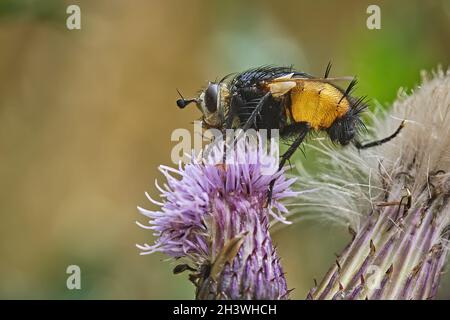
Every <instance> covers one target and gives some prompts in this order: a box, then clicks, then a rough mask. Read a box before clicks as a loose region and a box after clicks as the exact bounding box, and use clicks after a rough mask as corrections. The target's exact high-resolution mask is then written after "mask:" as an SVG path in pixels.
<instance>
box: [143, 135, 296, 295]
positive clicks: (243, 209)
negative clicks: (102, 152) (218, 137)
mask: <svg viewBox="0 0 450 320" xmlns="http://www.w3.org/2000/svg"><path fill="white" fill-rule="evenodd" d="M222 147H223V146H222ZM222 147H221V146H219V147H218V148H215V149H214V151H213V152H212V154H211V155H210V156H209V158H208V161H204V160H199V159H196V158H195V157H192V158H191V162H190V163H188V164H187V165H185V166H184V167H183V166H181V164H180V166H179V169H173V168H169V167H166V166H161V167H160V170H161V172H162V173H163V174H164V175H165V177H166V179H167V184H165V185H164V188H161V187H159V186H158V185H157V187H158V189H159V190H160V192H161V198H162V199H163V200H162V202H157V201H155V200H153V199H151V198H150V197H148V198H149V199H150V201H151V202H152V203H154V204H156V205H158V206H160V207H161V209H160V210H159V211H149V210H146V209H142V208H139V210H140V212H141V213H142V214H144V215H145V216H147V217H148V218H150V221H149V226H144V225H141V224H140V225H141V226H142V227H144V228H147V229H151V230H154V232H155V233H154V235H155V236H156V237H157V239H156V242H155V244H154V245H147V244H145V245H140V246H138V247H139V248H140V249H141V250H142V252H141V254H149V253H152V252H156V251H160V252H163V253H165V254H167V255H168V256H170V257H172V258H175V259H176V260H183V261H184V263H183V264H179V265H178V266H177V267H175V269H174V272H181V271H184V270H188V271H190V272H191V274H190V279H191V281H192V282H193V283H194V285H195V286H196V298H197V299H286V298H288V293H289V291H288V289H287V285H286V280H285V277H284V273H283V270H282V267H281V265H280V259H279V258H278V256H277V253H276V250H275V248H274V245H273V243H272V239H271V237H270V234H269V218H272V219H277V220H279V221H282V222H284V221H285V219H284V217H283V215H284V214H285V213H286V212H287V210H286V208H285V207H284V206H283V205H282V204H281V203H280V200H282V199H283V198H286V197H293V196H295V195H296V193H294V192H292V191H291V190H290V186H291V185H292V184H293V183H294V179H289V180H287V179H286V178H285V177H284V174H283V172H282V171H279V172H276V173H274V174H270V175H265V174H264V167H265V166H267V165H268V164H271V165H273V166H277V159H276V158H275V157H273V156H271V155H268V154H267V153H266V152H265V151H264V148H263V147H262V144H261V143H257V144H254V143H252V144H250V143H249V144H242V143H238V144H237V146H236V147H237V148H238V150H236V152H234V153H233V154H234V155H235V158H234V159H233V160H234V161H233V163H231V164H229V163H227V164H226V165H220V164H219V165H218V164H215V163H217V161H215V160H218V159H220V157H221V153H220V152H219V150H222V149H221V148H222ZM272 179H276V180H275V185H274V188H273V196H272V203H271V206H270V207H269V208H265V206H264V202H265V198H266V197H267V190H268V188H269V184H270V182H271V181H272Z"/></svg>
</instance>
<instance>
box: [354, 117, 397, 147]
mask: <svg viewBox="0 0 450 320" xmlns="http://www.w3.org/2000/svg"><path fill="white" fill-rule="evenodd" d="M404 126H405V120H403V121H402V123H401V124H400V126H399V127H398V128H397V130H395V132H394V133H393V134H391V135H390V136H388V137H386V138H384V139H380V140H375V141H371V142H367V143H364V144H362V143H361V142H359V141H357V140H355V141H354V142H353V144H354V145H355V147H356V148H357V149H358V150H361V149H367V148H372V147H376V146H380V145H382V144H383V143H386V142H389V141H390V140H392V139H394V138H395V137H396V136H397V135H398V134H399V133H400V131H402V129H403V127H404Z"/></svg>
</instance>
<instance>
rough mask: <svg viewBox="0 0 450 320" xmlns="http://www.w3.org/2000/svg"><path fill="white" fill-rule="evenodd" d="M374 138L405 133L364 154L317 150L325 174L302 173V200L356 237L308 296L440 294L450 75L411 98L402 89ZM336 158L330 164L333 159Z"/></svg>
mask: <svg viewBox="0 0 450 320" xmlns="http://www.w3.org/2000/svg"><path fill="white" fill-rule="evenodd" d="M380 118H381V117H379V116H374V118H373V121H374V123H375V124H374V126H373V128H372V131H373V132H374V133H376V135H377V136H383V135H386V134H387V133H389V132H393V131H394V130H395V129H396V127H397V126H398V125H399V123H400V121H401V120H402V119H406V127H405V128H404V129H403V130H402V132H401V133H400V135H399V136H398V137H396V138H395V139H394V140H392V141H391V142H389V143H386V144H384V145H382V146H380V147H377V148H374V149H370V150H368V151H364V152H361V154H359V153H358V152H357V151H356V150H354V149H352V148H348V149H346V150H342V149H340V150H336V151H335V150H334V149H333V148H331V147H329V146H326V145H325V144H323V143H322V146H320V147H314V146H312V147H313V148H316V149H317V150H319V151H320V152H323V153H324V154H325V155H326V157H325V159H324V161H325V163H324V165H326V166H328V168H329V170H327V173H326V174H321V175H320V176H319V177H312V176H308V175H307V174H306V173H305V172H304V171H302V172H301V174H300V181H299V182H300V183H301V184H302V186H304V187H309V188H316V189H317V191H315V192H311V193H304V194H302V195H301V196H300V198H299V199H296V202H297V205H298V202H300V203H302V211H304V207H305V206H307V207H309V208H310V210H313V211H316V212H319V215H320V216H321V217H322V218H324V219H331V220H333V221H336V222H339V223H341V224H344V225H347V226H348V228H349V230H350V233H351V234H352V241H351V242H350V243H349V244H348V246H347V247H346V248H345V249H344V250H343V252H342V254H341V255H340V256H339V257H338V258H337V260H336V263H335V265H333V266H332V267H331V268H330V269H329V271H328V273H327V274H326V275H325V277H324V278H323V280H322V281H321V282H320V283H319V284H318V285H316V286H315V287H314V288H312V289H311V291H310V292H309V294H308V298H309V299H431V298H434V297H435V296H436V292H437V290H438V287H439V279H440V275H441V273H442V271H443V268H444V266H445V262H446V259H447V254H448V248H449V247H448V237H449V234H450V232H449V231H450V230H449V224H450V204H449V201H448V200H449V196H450V73H449V72H447V73H446V74H444V73H443V72H442V70H439V71H438V72H437V73H436V74H435V76H434V78H433V79H431V80H430V79H427V76H426V75H425V76H424V81H423V84H422V86H421V87H420V88H418V89H417V90H416V91H415V92H413V93H412V95H410V96H409V97H408V96H407V95H406V94H404V93H402V94H401V95H400V97H399V99H398V100H397V102H395V103H394V105H393V109H392V111H391V113H390V114H389V116H388V117H385V120H381V121H380ZM330 159H331V161H330Z"/></svg>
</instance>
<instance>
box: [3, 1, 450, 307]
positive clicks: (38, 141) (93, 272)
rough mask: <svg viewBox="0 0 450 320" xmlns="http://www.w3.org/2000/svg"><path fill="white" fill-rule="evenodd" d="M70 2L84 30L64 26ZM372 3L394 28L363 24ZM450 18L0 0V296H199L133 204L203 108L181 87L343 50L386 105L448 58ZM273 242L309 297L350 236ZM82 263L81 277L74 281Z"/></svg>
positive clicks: (390, 9)
mask: <svg viewBox="0 0 450 320" xmlns="http://www.w3.org/2000/svg"><path fill="white" fill-rule="evenodd" d="M69 4H78V5H79V6H80V7H81V19H82V29H81V30H73V31H69V30H67V28H66V22H65V20H66V18H67V16H68V15H67V14H66V7H67V6H68V5H69ZM370 4H377V5H379V6H380V8H381V30H368V29H367V27H366V19H367V17H368V14H367V13H366V9H367V7H368V5H370ZM449 21H450V2H449V1H444V0H442V1H440V0H436V1H427V2H425V1H410V0H407V1H406V0H405V1H395V2H394V1H359V0H354V1H314V2H313V1H298V0H290V1H289V0H288V1H284V0H278V1H270V2H269V1H245V2H244V1H182V0H179V1H175V0H170V1H148V0H133V1H125V0H123V1H113V0H96V1H92V0H90V1H88V0H86V1H75V0H72V1H61V0H34V1H33V0H0V163H1V166H0V181H1V183H0V212H1V218H0V298H4V299H5V298H6V299H11V298H23V299H31V298H52V299H53V298H55V299H72V298H82V299H86V298H95V299H107V298H116V299H165V298H166V299H167V298H169V299H171V298H174V299H181V298H186V299H191V298H193V286H192V285H191V284H190V282H189V281H188V280H187V275H186V274H182V275H177V276H174V275H172V272H171V269H172V266H171V265H170V264H169V263H168V262H166V261H163V259H165V257H164V256H163V255H161V254H155V255H150V256H139V254H138V253H139V252H138V250H137V249H136V248H135V243H143V242H148V243H152V241H153V239H152V236H151V234H150V232H148V231H146V230H143V229H140V228H139V227H137V226H136V225H135V220H141V221H143V219H142V217H141V216H140V215H139V214H138V213H137V210H136V205H141V206H143V207H146V208H149V209H155V208H154V207H152V205H151V204H149V203H148V201H147V200H146V199H145V196H144V191H145V190H147V191H149V193H150V194H151V195H153V196H156V195H157V192H156V190H155V188H154V186H153V181H154V179H155V178H158V179H160V178H161V176H160V175H159V174H158V172H157V166H158V165H159V164H170V150H171V148H172V147H173V145H174V144H175V143H172V142H171V141H170V134H171V132H172V131H173V130H174V129H175V128H183V127H184V128H189V129H191V128H192V125H191V124H190V123H191V121H193V120H194V119H197V118H198V117H199V114H198V112H197V111H196V110H195V108H188V109H189V110H188V109H186V110H183V111H180V110H178V109H177V107H176V105H175V100H176V98H177V94H176V91H175V88H180V89H181V90H182V92H183V93H184V94H185V95H187V96H189V95H191V94H194V93H195V92H196V91H197V90H198V89H199V88H200V87H201V86H203V85H204V84H205V83H206V81H207V80H214V79H216V78H218V77H221V76H223V75H225V74H227V73H230V72H234V71H240V70H242V69H245V68H248V67H252V66H258V65H261V64H280V65H290V64H294V65H295V66H296V67H297V68H298V69H300V70H304V71H306V72H308V73H311V74H315V75H322V74H323V72H324V69H325V66H326V64H327V63H328V61H330V60H331V61H332V62H333V70H332V75H358V77H359V79H360V84H359V87H358V91H357V94H367V95H368V96H369V97H370V98H372V99H374V100H377V101H379V102H380V103H383V104H386V105H388V104H389V103H390V102H392V101H393V99H394V98H395V96H396V94H397V91H398V89H399V88H400V87H405V88H413V87H414V86H415V85H416V84H418V83H419V79H420V76H419V72H420V71H421V70H424V69H425V70H430V69H432V68H435V67H436V66H437V65H438V64H442V65H443V66H444V67H446V66H448V65H449V58H450V55H449V52H450V42H449V39H450V23H449ZM424 107H426V106H424ZM310 157H311V156H309V159H310ZM298 158H299V159H302V156H301V155H298ZM309 159H308V160H309ZM319 169H320V168H319ZM274 240H275V242H276V243H277V245H278V250H279V254H280V256H281V257H282V263H283V266H284V268H285V271H286V273H287V280H288V284H289V286H290V287H291V288H295V290H294V291H293V293H292V296H293V298H297V299H303V298H305V296H306V293H307V291H308V290H309V288H310V287H311V286H312V284H313V278H317V279H320V278H321V277H322V276H323V275H324V273H325V272H326V270H327V269H328V268H329V266H330V265H331V264H332V263H333V261H334V259H335V257H334V253H335V252H340V250H341V249H342V248H343V246H344V245H345V243H346V242H347V241H348V240H349V235H348V234H347V231H346V230H341V229H339V228H336V227H334V226H332V225H327V224H323V223H317V222H311V221H310V222H304V223H298V224H295V225H293V226H290V227H288V228H285V229H283V230H282V231H280V232H277V233H276V234H275V235H274ZM71 264H75V265H79V266H80V267H81V270H82V290H79V291H77V290H74V291H70V290H68V289H67V288H66V278H67V274H66V273H65V271H66V268H67V266H68V265H71ZM449 284H450V281H449V279H448V277H447V276H446V278H445V280H444V282H443V283H442V286H441V289H440V293H439V297H440V298H450V286H449Z"/></svg>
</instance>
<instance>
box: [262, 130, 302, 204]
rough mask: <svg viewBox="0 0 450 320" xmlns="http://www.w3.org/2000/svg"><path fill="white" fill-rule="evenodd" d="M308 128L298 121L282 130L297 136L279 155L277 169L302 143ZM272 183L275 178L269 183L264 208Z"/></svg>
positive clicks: (270, 198) (269, 195)
mask: <svg viewBox="0 0 450 320" xmlns="http://www.w3.org/2000/svg"><path fill="white" fill-rule="evenodd" d="M309 128H310V126H309V124H308V123H306V122H299V123H293V124H291V125H289V126H288V127H287V128H286V129H285V130H284V131H286V132H289V131H294V132H297V136H296V138H295V140H294V142H293V143H292V144H291V145H290V146H289V148H288V149H287V150H286V152H285V153H284V154H283V155H282V156H281V159H280V164H279V166H278V171H280V170H281V169H283V167H284V165H285V164H286V162H287V161H289V159H290V158H291V157H292V155H293V154H294V152H295V151H296V150H297V149H298V148H299V147H300V145H301V144H302V142H303V140H304V139H305V137H306V134H307V133H308V131H309ZM282 134H283V132H282ZM274 185H275V179H273V180H272V181H271V182H270V185H269V191H268V193H267V201H266V203H265V205H264V207H266V208H267V207H268V206H269V205H270V202H271V201H272V193H273V186H274Z"/></svg>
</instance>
